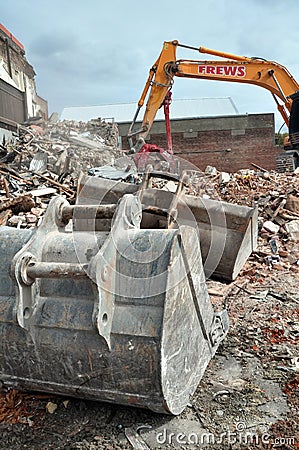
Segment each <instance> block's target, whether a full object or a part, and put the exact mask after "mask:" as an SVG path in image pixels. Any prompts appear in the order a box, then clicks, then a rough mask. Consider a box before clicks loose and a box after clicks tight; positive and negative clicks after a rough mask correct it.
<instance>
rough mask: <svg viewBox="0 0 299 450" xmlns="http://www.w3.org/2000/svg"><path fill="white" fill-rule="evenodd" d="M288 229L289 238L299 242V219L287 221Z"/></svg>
mask: <svg viewBox="0 0 299 450" xmlns="http://www.w3.org/2000/svg"><path fill="white" fill-rule="evenodd" d="M286 229H287V232H288V234H289V238H290V239H291V240H292V241H295V242H299V219H298V220H291V222H288V223H286Z"/></svg>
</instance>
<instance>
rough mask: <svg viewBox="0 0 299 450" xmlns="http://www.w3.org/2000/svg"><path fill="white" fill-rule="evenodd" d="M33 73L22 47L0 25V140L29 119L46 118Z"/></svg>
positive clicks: (43, 103)
mask: <svg viewBox="0 0 299 450" xmlns="http://www.w3.org/2000/svg"><path fill="white" fill-rule="evenodd" d="M35 75H36V74H35V71H34V69H33V67H32V65H31V64H29V62H28V61H27V59H26V56H25V48H24V46H23V44H22V43H21V42H20V41H19V40H18V39H17V38H16V37H15V36H14V35H13V34H12V33H11V32H10V31H8V30H7V28H5V27H4V26H3V25H1V24H0V137H1V136H2V138H3V135H6V136H7V137H8V138H9V137H10V135H11V133H12V132H13V131H14V130H15V129H16V125H17V123H23V122H25V121H26V120H28V119H30V118H33V117H37V116H38V117H42V118H44V119H47V117H48V106H47V101H46V100H44V99H43V98H41V97H40V96H39V95H38V94H37V92H36V84H35Z"/></svg>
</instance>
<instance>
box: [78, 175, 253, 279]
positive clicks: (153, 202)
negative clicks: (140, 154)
mask: <svg viewBox="0 0 299 450" xmlns="http://www.w3.org/2000/svg"><path fill="white" fill-rule="evenodd" d="M186 173H187V172H186ZM186 173H185V175H184V174H183V175H182V176H181V177H180V178H179V179H180V180H181V181H182V180H183V179H184V177H185V178H186ZM153 177H156V178H164V179H167V180H168V179H175V180H178V179H177V177H173V176H172V175H171V174H167V173H160V172H159V173H155V172H152V173H148V174H145V177H144V181H143V183H142V185H136V184H132V183H125V182H122V181H121V182H119V181H114V180H109V179H103V178H97V177H89V176H87V175H81V177H80V179H79V183H78V193H79V194H78V198H77V202H78V203H80V204H92V203H95V202H97V201H99V199H100V201H101V202H102V203H104V204H105V203H107V204H110V203H112V204H116V203H117V202H118V201H119V199H121V198H122V196H123V195H125V194H129V193H130V194H135V195H138V196H139V197H140V198H141V197H142V204H143V211H144V214H143V220H142V223H141V227H142V228H143V227H144V228H165V227H167V223H168V222H169V218H167V211H169V210H171V209H175V210H176V211H175V214H176V216H177V220H176V222H177V226H178V227H179V226H181V225H188V226H191V227H193V228H194V229H195V230H197V232H198V233H199V236H200V247H201V254H202V260H203V268H204V272H205V276H206V278H209V277H213V278H218V279H221V280H226V281H233V280H235V278H236V277H237V276H238V274H239V272H240V270H241V269H242V267H243V265H244V263H245V262H246V260H247V259H248V257H249V256H250V254H251V253H252V252H253V251H254V250H255V249H256V247H257V236H258V211H257V207H252V208H250V207H247V206H240V205H235V204H231V203H226V202H221V201H217V200H211V199H205V198H200V197H196V196H193V195H186V194H184V192H183V189H181V187H180V184H178V191H179V192H176V193H172V192H169V191H167V190H163V189H155V188H151V187H150V179H151V178H153ZM183 184H184V183H183ZM174 207H175V208H174ZM170 212H171V211H170ZM91 223H92V226H93V225H94V223H95V226H96V228H99V229H103V226H107V227H108V228H107V229H109V227H110V225H109V223H108V224H107V221H106V223H105V224H104V223H103V220H101V221H98V220H96V221H95V222H94V221H93V220H92V221H91ZM168 225H169V223H168ZM77 226H78V227H80V222H78V221H77ZM84 226H86V222H84Z"/></svg>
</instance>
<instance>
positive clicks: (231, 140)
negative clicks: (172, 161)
mask: <svg viewBox="0 0 299 450" xmlns="http://www.w3.org/2000/svg"><path fill="white" fill-rule="evenodd" d="M173 122H174V123H172V142H173V151H174V153H175V155H177V156H179V157H180V158H184V159H187V160H188V161H190V162H191V163H193V164H194V165H195V166H197V167H199V168H200V169H201V170H204V169H205V168H206V166H207V165H212V166H215V167H216V168H217V169H218V170H222V171H226V172H234V171H237V170H239V169H253V168H254V167H253V166H252V164H251V163H254V164H256V165H258V166H261V167H263V168H264V169H267V170H271V169H275V165H276V156H277V154H279V153H281V152H282V149H281V148H278V147H276V146H275V145H274V117H273V114H251V115H248V116H247V115H246V116H235V118H234V117H232V116H230V117H229V120H228V118H226V117H222V118H220V117H216V118H208V119H204V118H203V119H188V120H186V119H185V120H182V121H177V120H176V121H173ZM154 126H155V124H154V125H153V128H152V130H151V134H150V140H149V141H148V142H150V143H152V144H156V145H158V146H160V147H162V148H166V147H167V141H166V135H165V132H164V130H163V128H162V126H161V124H160V125H158V126H156V128H158V130H156V132H155V128H154ZM213 127H214V129H211V128H213ZM178 128H179V129H180V131H176V129H178ZM217 128H218V129H217ZM181 130H182V131H181ZM191 130H192V131H191ZM157 131H158V132H157ZM188 131H189V132H190V137H189V136H188V137H186V134H188ZM192 132H193V133H194V132H195V133H196V136H195V137H192ZM184 135H185V136H184ZM124 148H125V147H124ZM228 150H229V151H228Z"/></svg>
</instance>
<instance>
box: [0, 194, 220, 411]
mask: <svg viewBox="0 0 299 450" xmlns="http://www.w3.org/2000/svg"><path fill="white" fill-rule="evenodd" d="M142 201H143V199H142V198H140V196H138V195H137V196H136V195H132V194H126V195H123V196H121V198H120V200H119V202H118V204H117V206H116V205H115V203H111V204H108V203H106V204H103V203H101V202H99V201H98V202H97V203H96V204H92V203H89V204H88V205H75V206H71V205H70V204H69V203H68V202H67V201H66V200H65V199H63V198H62V197H55V198H53V199H52V200H51V202H50V204H49V206H48V209H47V212H46V215H45V217H44V219H43V222H42V224H41V225H40V226H39V227H38V228H37V229H36V230H35V232H31V231H27V230H18V229H11V228H8V227H0V252H1V259H0V274H1V277H0V331H1V345H0V381H1V382H2V383H3V384H4V386H13V387H16V388H19V389H26V390H35V391H44V392H50V393H56V394H63V395H69V396H74V397H79V398H86V399H95V400H100V401H106V402H112V403H116V404H123V405H133V406H137V407H143V408H149V409H150V410H152V411H156V412H160V413H168V414H179V413H180V412H181V411H182V410H183V409H184V408H185V407H186V405H187V404H188V403H189V401H190V396H192V394H193V393H194V391H195V390H196V388H197V386H198V384H199V381H200V379H201V377H202V375H203V373H204V371H205V369H206V366H207V364H208V363H209V361H210V359H211V358H212V357H213V355H214V354H215V352H216V350H217V348H218V345H219V343H220V342H221V341H222V340H223V338H224V337H225V335H226V333H227V330H228V317H227V313H226V311H221V312H216V313H215V312H214V311H213V308H212V305H211V303H210V300H209V296H208V293H207V288H206V284H205V276H204V271H203V266H202V259H201V251H200V243H199V237H198V233H197V232H196V230H195V228H194V227H192V226H189V225H181V226H179V227H174V226H173V221H174V218H173V216H171V215H170V214H168V226H167V227H166V228H141V227H140V224H141V222H142V221H144V220H146V218H144V215H145V213H144V211H143V206H142V205H143V203H142ZM172 206H173V207H174V208H173V209H175V205H174V204H173V205H172ZM147 211H148V212H147V214H150V212H151V213H152V212H153V211H150V208H149V207H148V209H147ZM149 211H150V212H149ZM154 212H155V213H159V214H160V216H161V217H163V211H162V210H161V208H160V209H159V210H158V208H157V207H154ZM161 214H162V215H161ZM91 221H93V222H94V227H93V229H92V227H91ZM108 222H110V228H109V229H108V225H107V224H108ZM84 224H85V226H84ZM95 224H97V227H95ZM99 224H102V225H103V228H102V229H98V225H99Z"/></svg>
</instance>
